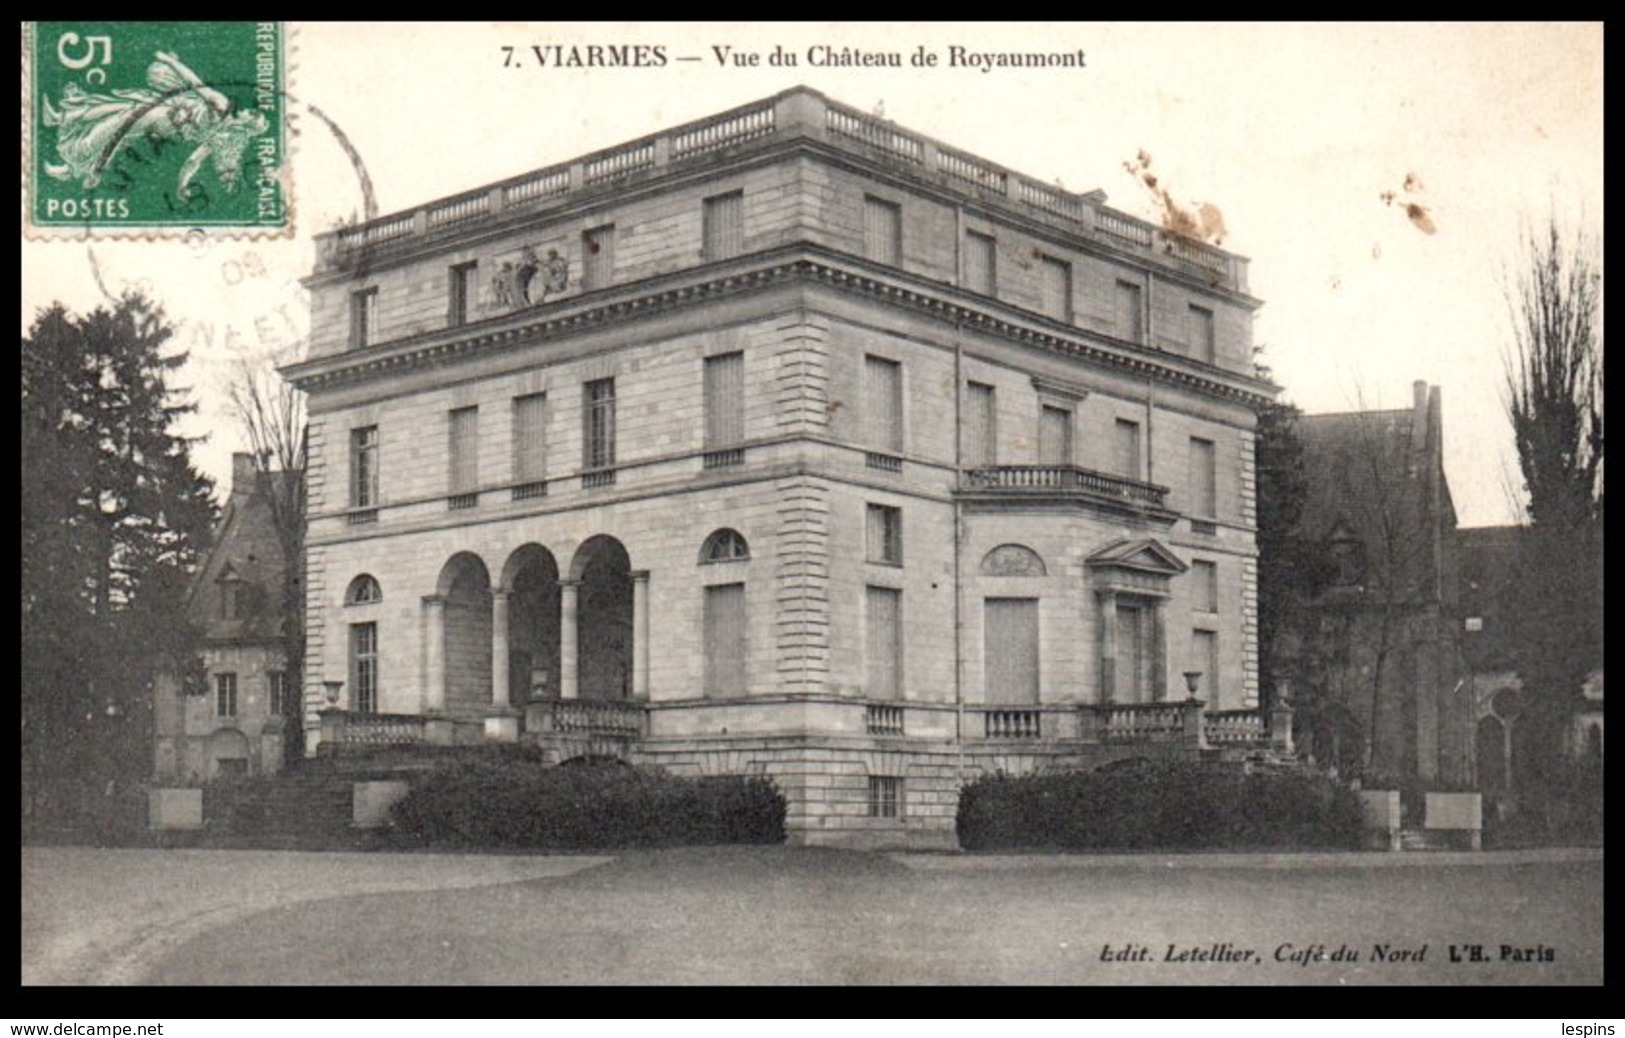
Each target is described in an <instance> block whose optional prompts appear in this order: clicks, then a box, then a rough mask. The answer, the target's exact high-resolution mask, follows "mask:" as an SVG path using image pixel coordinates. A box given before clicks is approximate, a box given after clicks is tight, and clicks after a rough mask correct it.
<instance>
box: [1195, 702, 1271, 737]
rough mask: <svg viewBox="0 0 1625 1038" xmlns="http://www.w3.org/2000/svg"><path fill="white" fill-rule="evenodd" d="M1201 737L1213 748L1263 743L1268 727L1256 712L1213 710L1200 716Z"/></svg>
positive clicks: (1261, 716)
mask: <svg viewBox="0 0 1625 1038" xmlns="http://www.w3.org/2000/svg"><path fill="white" fill-rule="evenodd" d="M1202 737H1203V738H1205V739H1206V740H1207V741H1208V742H1209V743H1210V744H1212V745H1215V746H1219V745H1228V744H1233V743H1238V742H1264V741H1265V740H1267V739H1268V738H1269V726H1268V725H1267V724H1265V722H1264V715H1263V714H1262V713H1261V712H1259V711H1257V710H1214V711H1211V712H1209V713H1206V714H1203V715H1202Z"/></svg>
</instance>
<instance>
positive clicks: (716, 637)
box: [705, 584, 748, 696]
mask: <svg viewBox="0 0 1625 1038" xmlns="http://www.w3.org/2000/svg"><path fill="white" fill-rule="evenodd" d="M745 667H746V661H745V585H743V584H715V585H712V586H711V587H708V588H706V589H705V690H706V694H707V695H712V696H742V695H744V694H745V692H746V691H747V690H748V684H747V681H746V673H745Z"/></svg>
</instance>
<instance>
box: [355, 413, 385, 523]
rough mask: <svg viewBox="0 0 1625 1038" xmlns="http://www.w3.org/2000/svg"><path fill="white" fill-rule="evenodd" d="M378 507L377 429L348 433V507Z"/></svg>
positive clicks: (364, 429) (371, 428) (368, 427)
mask: <svg viewBox="0 0 1625 1038" xmlns="http://www.w3.org/2000/svg"><path fill="white" fill-rule="evenodd" d="M377 506H378V427H377V426H376V425H369V426H367V427H366V428H363V429H352V430H351V431H350V507H352V508H376V507H377Z"/></svg>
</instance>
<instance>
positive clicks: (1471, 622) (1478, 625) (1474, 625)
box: [1467, 616, 1484, 634]
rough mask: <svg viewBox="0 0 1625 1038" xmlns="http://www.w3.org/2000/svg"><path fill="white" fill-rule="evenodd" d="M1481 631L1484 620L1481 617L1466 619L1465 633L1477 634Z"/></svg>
mask: <svg viewBox="0 0 1625 1038" xmlns="http://www.w3.org/2000/svg"><path fill="white" fill-rule="evenodd" d="M1483 630H1484V618H1483V617H1482V616H1469V617H1468V618H1467V633H1468V634H1479V633H1480V632H1482V631H1483Z"/></svg>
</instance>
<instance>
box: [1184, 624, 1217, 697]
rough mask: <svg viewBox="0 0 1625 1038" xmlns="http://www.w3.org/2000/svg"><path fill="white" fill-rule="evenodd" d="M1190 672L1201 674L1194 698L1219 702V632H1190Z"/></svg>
mask: <svg viewBox="0 0 1625 1038" xmlns="http://www.w3.org/2000/svg"><path fill="white" fill-rule="evenodd" d="M1190 669H1191V670H1199V671H1201V672H1202V680H1201V683H1200V684H1199V685H1198V686H1197V691H1196V698H1198V699H1200V700H1202V701H1204V702H1207V703H1217V702H1218V701H1219V632H1218V631H1202V630H1197V631H1192V632H1191V665H1190Z"/></svg>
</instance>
